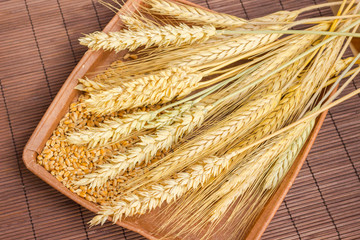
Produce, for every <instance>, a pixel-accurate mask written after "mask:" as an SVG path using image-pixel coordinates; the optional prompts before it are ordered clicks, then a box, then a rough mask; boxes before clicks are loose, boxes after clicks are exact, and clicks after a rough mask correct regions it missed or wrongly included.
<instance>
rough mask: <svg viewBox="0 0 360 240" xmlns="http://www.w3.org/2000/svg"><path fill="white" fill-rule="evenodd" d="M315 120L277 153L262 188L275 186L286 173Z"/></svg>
mask: <svg viewBox="0 0 360 240" xmlns="http://www.w3.org/2000/svg"><path fill="white" fill-rule="evenodd" d="M314 124H315V121H311V122H310V124H308V126H307V127H306V129H305V130H304V132H303V133H302V134H301V136H300V137H298V138H297V139H296V140H295V141H294V142H293V143H292V144H291V146H290V147H289V149H288V150H286V151H285V152H283V153H282V154H280V155H279V157H278V158H277V159H276V161H275V164H274V165H273V166H272V168H271V169H270V171H269V173H268V176H267V177H266V180H265V184H264V188H265V189H271V188H276V187H277V186H278V184H279V183H280V181H281V180H282V179H283V177H284V176H285V175H286V173H287V172H288V170H289V169H290V167H291V166H292V164H293V162H294V161H295V159H296V158H297V156H298V154H299V152H300V151H301V149H302V147H303V146H304V144H305V142H306V140H307V139H308V137H309V135H310V133H311V131H312V129H313V127H314Z"/></svg>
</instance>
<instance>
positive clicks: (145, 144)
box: [77, 103, 209, 187]
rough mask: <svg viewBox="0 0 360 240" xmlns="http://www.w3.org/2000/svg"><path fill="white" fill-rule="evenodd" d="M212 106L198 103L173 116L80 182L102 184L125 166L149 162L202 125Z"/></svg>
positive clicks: (129, 168) (131, 166) (122, 170)
mask: <svg viewBox="0 0 360 240" xmlns="http://www.w3.org/2000/svg"><path fill="white" fill-rule="evenodd" d="M208 110H209V107H205V106H204V105H203V104H201V103H197V104H195V105H194V106H193V107H192V108H191V109H189V110H187V111H186V112H184V113H183V114H182V116H181V117H178V118H176V119H175V120H174V123H173V124H172V125H169V126H164V127H161V128H159V129H157V130H156V131H155V132H154V133H153V134H150V135H144V136H141V137H140V142H138V143H137V144H135V146H134V147H131V148H130V149H128V150H127V151H126V152H125V153H121V154H118V155H114V156H113V157H112V158H111V159H110V163H107V164H102V165H100V166H99V167H100V168H99V169H98V170H97V171H96V172H95V173H91V174H87V175H85V177H84V178H83V179H80V180H79V181H78V182H77V184H78V185H87V184H90V186H91V187H96V186H102V185H103V184H104V183H105V182H106V181H107V180H108V179H113V178H114V177H116V176H117V175H119V174H121V173H123V172H124V171H126V170H132V169H133V168H134V167H135V166H136V165H137V164H140V163H145V164H147V163H148V162H149V161H150V160H151V159H152V158H153V157H154V156H155V155H156V153H157V152H158V151H159V150H165V149H169V148H170V147H171V146H172V145H173V144H174V143H176V142H177V141H178V140H179V139H180V137H182V136H183V135H184V134H187V133H189V132H191V131H192V130H194V128H196V127H197V126H199V125H201V124H202V122H203V121H204V117H205V115H206V113H207V112H208Z"/></svg>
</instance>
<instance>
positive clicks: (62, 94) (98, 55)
mask: <svg viewBox="0 0 360 240" xmlns="http://www.w3.org/2000/svg"><path fill="white" fill-rule="evenodd" d="M177 1H178V2H182V3H185V4H189V5H193V6H196V5H195V4H193V3H190V2H187V1H185V0H177ZM139 4H140V0H129V1H128V2H127V3H126V7H127V9H128V10H130V11H134V10H135V9H136V7H137V6H138V5H139ZM198 7H199V6H198ZM122 26H123V24H122V22H121V20H120V18H119V17H118V16H117V15H115V16H114V17H113V19H112V20H111V21H110V22H109V23H108V24H107V26H106V27H105V29H104V32H111V31H118V30H120V29H121V28H122ZM359 45H360V44H359V43H355V42H353V45H352V50H353V52H354V53H358V52H359V47H360V46H359ZM124 54H125V52H120V53H118V54H115V53H111V52H104V51H87V52H86V53H85V54H84V56H83V57H82V59H81V60H80V62H79V63H78V64H77V66H76V67H75V68H74V70H73V71H72V73H71V74H70V76H69V77H68V79H67V80H66V81H65V83H64V85H63V86H62V88H61V89H60V91H59V92H58V94H57V95H56V97H55V99H54V101H53V102H52V103H51V105H50V107H49V108H48V109H47V111H46V113H45V115H44V116H43V118H42V119H41V121H40V123H39V124H38V126H37V128H36V129H35V131H34V132H33V134H32V136H31V138H30V139H29V141H28V143H27V144H26V146H25V149H24V153H23V160H24V162H25V165H26V167H27V168H28V169H29V170H30V171H32V172H33V173H34V174H36V175H37V176H39V177H40V178H41V179H43V180H44V181H45V182H47V183H48V184H50V185H51V186H52V187H54V188H55V189H57V190H58V191H60V192H61V193H63V194H65V195H66V196H68V197H69V198H71V199H72V200H74V201H75V202H77V203H78V204H80V205H82V206H83V207H85V208H87V209H89V210H90V211H93V212H94V213H96V212H97V211H98V210H99V206H98V205H96V204H94V203H92V202H89V201H87V200H85V199H84V198H81V197H79V196H78V195H77V194H75V193H73V192H71V191H70V190H69V189H67V188H66V187H65V186H64V185H63V184H62V183H61V182H59V181H58V180H57V179H56V178H55V177H54V176H52V175H51V174H50V173H49V172H48V171H47V170H46V169H45V168H43V167H42V166H40V165H39V164H37V163H36V157H37V155H38V154H40V153H41V151H42V149H43V148H44V146H45V143H46V141H47V140H48V139H49V138H50V136H51V135H52V133H53V131H54V129H55V128H56V127H57V125H58V124H59V122H60V120H61V119H62V118H63V116H64V115H65V114H66V113H67V111H68V109H69V105H70V104H71V103H72V102H74V101H76V99H77V98H78V96H79V92H78V91H77V90H75V89H74V87H75V86H76V85H77V82H78V79H79V78H82V77H83V76H85V75H87V76H91V74H90V73H92V72H97V71H100V70H103V69H104V68H105V67H106V66H108V65H109V64H110V63H111V62H113V61H114V60H116V59H118V58H119V57H121V56H123V55H124ZM99 66H103V67H99ZM325 116H326V112H324V113H322V114H321V115H320V116H319V117H318V119H317V121H316V125H315V127H314V130H313V132H312V133H311V135H310V137H309V139H308V141H307V143H306V144H305V146H304V147H303V149H302V151H301V153H300V154H299V156H298V158H297V159H296V161H295V163H294V165H293V166H292V167H291V169H290V171H289V172H288V174H287V175H286V177H285V178H284V180H283V181H282V183H281V185H280V187H279V188H278V189H277V191H276V192H275V194H274V195H273V196H272V197H271V199H270V200H269V201H268V203H267V204H266V206H265V207H264V209H263V211H262V213H261V215H260V216H259V217H258V219H257V220H256V222H255V223H254V225H253V226H252V228H251V229H250V231H249V232H248V234H247V239H260V237H261V235H262V234H263V232H264V231H265V229H266V227H267V226H268V224H269V223H270V221H271V219H272V218H273V216H274V215H275V213H276V211H277V209H278V208H279V206H280V204H281V203H282V201H283V199H284V197H285V195H286V194H287V192H288V191H289V189H290V187H291V186H292V184H293V182H294V180H295V178H296V176H297V175H298V173H299V171H300V169H301V167H302V165H303V163H304V161H305V159H306V157H307V155H308V153H309V151H310V149H311V147H312V145H313V143H314V141H315V138H316V136H317V134H318V132H319V130H320V128H321V125H322V124H323V121H324V119H325ZM156 211H161V208H160V209H156V210H155V212H156ZM153 222H154V212H151V213H149V214H146V215H144V216H141V217H139V218H127V219H125V220H124V221H121V222H117V224H118V225H120V226H122V227H125V228H128V229H130V230H132V231H135V232H138V233H139V234H141V235H143V236H144V237H147V238H149V239H159V238H160V237H161V236H155V235H154V231H155V229H156V226H155V225H154V224H153ZM214 239H227V236H226V235H224V234H223V233H221V232H219V233H218V234H217V235H216V236H214Z"/></svg>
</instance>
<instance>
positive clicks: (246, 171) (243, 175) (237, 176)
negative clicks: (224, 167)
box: [210, 120, 314, 221]
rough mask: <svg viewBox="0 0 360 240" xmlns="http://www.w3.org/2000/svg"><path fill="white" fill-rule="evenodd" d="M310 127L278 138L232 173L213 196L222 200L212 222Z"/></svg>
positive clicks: (305, 125) (302, 127) (214, 210)
mask: <svg viewBox="0 0 360 240" xmlns="http://www.w3.org/2000/svg"><path fill="white" fill-rule="evenodd" d="M313 121H314V120H313ZM308 125H310V124H309V122H305V123H302V124H300V125H299V126H297V127H296V128H295V129H292V130H290V131H289V132H286V133H285V134H282V135H280V136H278V137H277V138H276V139H275V140H272V141H271V142H270V143H269V144H267V145H264V147H263V148H262V149H261V150H259V152H258V153H257V154H255V155H254V156H250V157H249V158H248V159H246V160H245V162H244V163H243V164H241V165H240V166H239V167H238V169H237V170H236V171H234V172H232V174H231V176H230V177H229V179H228V181H227V182H226V183H225V184H223V185H222V186H221V187H220V189H219V190H218V191H217V192H216V193H214V195H212V196H211V197H212V198H217V199H220V200H219V201H218V202H217V203H216V204H215V205H214V206H213V208H212V213H211V217H210V221H215V220H218V219H220V217H221V216H222V215H223V214H224V212H225V211H226V210H227V209H228V207H229V206H230V205H231V203H233V202H234V200H235V199H236V198H237V197H238V196H240V195H242V194H243V193H244V192H245V191H246V190H247V189H248V188H249V187H250V186H251V185H252V184H253V183H254V182H255V181H256V179H257V178H258V176H259V175H260V174H261V173H262V172H263V171H264V170H265V169H266V168H267V167H268V166H269V164H270V163H271V162H272V161H274V159H275V158H276V157H277V156H279V154H281V153H282V152H283V151H284V150H286V149H287V148H288V147H289V146H290V145H291V143H292V142H293V141H294V139H296V138H298V137H299V136H300V135H301V134H302V133H303V132H304V130H305V129H306V127H307V126H308Z"/></svg>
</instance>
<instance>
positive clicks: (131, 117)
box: [67, 111, 157, 148]
mask: <svg viewBox="0 0 360 240" xmlns="http://www.w3.org/2000/svg"><path fill="white" fill-rule="evenodd" d="M156 114H157V112H156V111H150V112H146V111H140V112H135V113H133V114H127V115H125V116H124V117H122V118H112V119H111V120H107V121H105V122H104V123H101V124H100V127H92V128H89V129H87V130H81V131H79V132H72V133H70V134H69V135H68V137H67V139H68V141H69V142H70V143H71V144H77V145H84V144H87V146H88V147H89V148H95V147H99V146H104V145H106V144H108V143H114V142H116V141H118V140H119V139H121V138H122V137H125V136H128V135H130V133H131V132H132V131H134V130H141V129H142V128H143V127H144V125H145V124H146V123H147V122H149V121H151V120H152V119H154V118H155V117H156Z"/></svg>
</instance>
